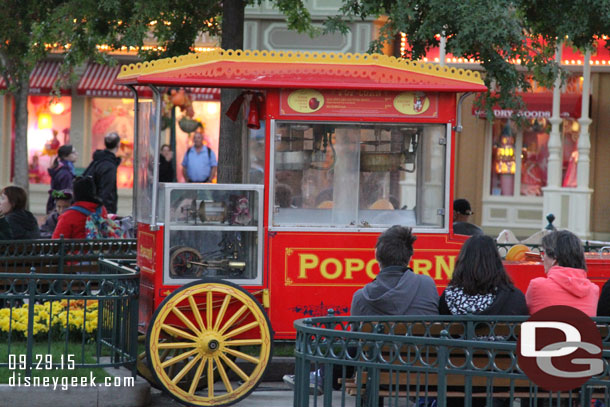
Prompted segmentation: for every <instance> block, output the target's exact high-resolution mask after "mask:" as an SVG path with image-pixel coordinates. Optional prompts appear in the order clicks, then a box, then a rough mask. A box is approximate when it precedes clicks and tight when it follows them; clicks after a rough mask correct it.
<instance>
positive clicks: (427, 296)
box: [351, 225, 439, 316]
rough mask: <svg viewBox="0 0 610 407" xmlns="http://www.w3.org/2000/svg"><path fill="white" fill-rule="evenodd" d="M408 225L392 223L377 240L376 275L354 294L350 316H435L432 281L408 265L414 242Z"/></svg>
mask: <svg viewBox="0 0 610 407" xmlns="http://www.w3.org/2000/svg"><path fill="white" fill-rule="evenodd" d="M416 239H417V237H416V236H414V235H413V234H412V233H411V228H407V227H403V226H398V225H394V226H392V227H391V228H389V229H388V230H386V231H385V232H383V233H382V234H381V235H380V236H379V238H378V239H377V245H376V246H375V258H376V259H377V262H378V263H379V268H380V269H381V271H380V272H379V274H378V275H377V278H376V279H375V280H373V281H371V282H370V283H368V284H367V285H365V286H364V287H363V288H361V289H359V290H358V291H356V292H355V293H354V296H353V297H352V307H351V314H352V315H355V316H357V315H362V316H364V315H438V301H439V296H438V291H437V289H436V284H435V283H434V280H433V279H432V278H431V277H430V276H427V275H423V274H415V273H414V272H413V270H411V269H410V268H409V261H410V260H411V256H413V243H414V242H415V240H416Z"/></svg>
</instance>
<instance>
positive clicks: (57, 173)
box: [47, 144, 78, 214]
mask: <svg viewBox="0 0 610 407" xmlns="http://www.w3.org/2000/svg"><path fill="white" fill-rule="evenodd" d="M77 158H78V154H77V153H76V150H75V149H74V147H72V145H70V144H66V145H63V146H61V147H59V149H58V150H57V157H56V158H55V160H54V161H53V165H52V166H51V168H49V169H48V171H49V175H50V176H51V189H49V199H48V200H47V214H49V213H51V212H53V209H55V197H54V196H53V191H63V190H66V189H69V190H72V182H73V181H74V162H75V161H76V159H77Z"/></svg>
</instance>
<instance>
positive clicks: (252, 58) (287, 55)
mask: <svg viewBox="0 0 610 407" xmlns="http://www.w3.org/2000/svg"><path fill="white" fill-rule="evenodd" d="M116 83H118V84H123V85H160V86H176V85H181V86H199V87H237V88H256V89H265V88H315V89H365V90H368V89H370V90H394V91H407V90H414V91H429V92H430V91H433V92H471V91H472V92H482V91H485V90H487V88H486V87H485V85H484V84H483V81H482V79H481V75H480V74H479V73H478V72H475V71H471V70H466V69H457V68H450V67H441V66H439V65H438V64H433V63H425V62H413V61H408V60H405V59H399V58H394V57H388V56H385V55H380V54H350V53H347V54H342V53H316V52H290V51H282V52H272V51H242V50H236V51H234V50H226V51H225V50H215V51H211V52H207V53H203V54H188V55H184V56H180V57H174V58H165V59H159V60H156V61H151V62H144V63H137V64H131V65H125V66H123V67H122V68H121V72H120V74H119V75H118V77H117V80H116Z"/></svg>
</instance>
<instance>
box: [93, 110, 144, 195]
mask: <svg viewBox="0 0 610 407" xmlns="http://www.w3.org/2000/svg"><path fill="white" fill-rule="evenodd" d="M133 123H134V109H133V99H117V98H91V124H92V126H91V154H90V155H89V156H88V157H87V160H86V162H85V164H86V165H88V164H89V162H90V160H91V157H92V155H93V153H94V152H95V150H98V149H100V150H103V149H104V148H105V147H104V137H105V136H106V134H108V133H111V132H116V133H118V134H119V136H120V137H121V146H120V148H119V151H118V153H117V155H118V156H119V157H121V165H119V168H118V170H117V187H118V188H132V187H133Z"/></svg>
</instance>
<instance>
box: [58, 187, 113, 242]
mask: <svg viewBox="0 0 610 407" xmlns="http://www.w3.org/2000/svg"><path fill="white" fill-rule="evenodd" d="M101 205H102V201H101V200H100V198H99V197H98V196H97V195H96V189H95V182H94V181H93V178H91V177H76V179H75V180H74V203H73V204H72V207H70V208H68V209H67V210H66V211H64V213H62V214H61V215H60V216H59V220H58V221H57V226H56V227H55V231H54V232H53V239H59V238H60V237H62V236H63V237H64V238H65V239H85V238H86V237H87V229H86V227H85V222H86V221H87V215H86V214H85V213H83V212H81V211H78V210H76V209H72V208H73V207H75V206H78V207H81V208H84V209H86V211H89V212H94V211H95V210H96V209H97V208H98V207H99V206H101ZM101 215H102V218H107V217H108V212H107V211H106V208H104V207H103V206H102V210H101Z"/></svg>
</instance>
